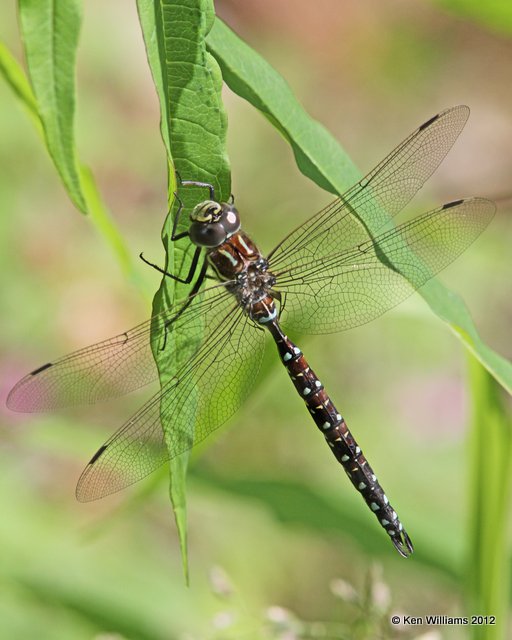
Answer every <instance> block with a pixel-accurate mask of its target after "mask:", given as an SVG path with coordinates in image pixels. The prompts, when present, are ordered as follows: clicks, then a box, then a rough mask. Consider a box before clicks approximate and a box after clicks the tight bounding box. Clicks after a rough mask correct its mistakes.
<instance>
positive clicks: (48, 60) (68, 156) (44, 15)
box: [19, 0, 87, 213]
mask: <svg viewBox="0 0 512 640" xmlns="http://www.w3.org/2000/svg"><path fill="white" fill-rule="evenodd" d="M19 15H20V25H21V30H22V36H23V42H24V45H25V56H26V60H27V66H28V71H29V76H30V81H31V84H32V87H33V90H34V94H35V97H36V100H37V105H38V112H39V116H40V118H41V122H42V123H43V128H44V132H45V138H46V144H47V146H48V151H49V153H50V155H51V157H52V159H53V161H54V163H55V166H56V168H57V171H58V172H59V174H60V176H61V178H62V181H63V182H64V184H65V186H66V189H67V190H68V193H69V195H70V197H71V199H72V200H73V202H74V204H75V206H76V207H77V208H78V209H80V211H82V212H83V213H86V212H87V205H86V202H85V197H84V194H83V193H82V188H81V185H80V172H79V168H78V160H77V156H76V149H75V141H74V131H73V128H74V116H75V73H74V72H75V59H76V50H77V46H78V36H79V32H80V23H81V3H80V1H79V0H19Z"/></svg>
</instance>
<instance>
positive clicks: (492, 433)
mask: <svg viewBox="0 0 512 640" xmlns="http://www.w3.org/2000/svg"><path fill="white" fill-rule="evenodd" d="M468 365H469V382H470V388H471V398H472V416H471V434H470V460H469V466H470V485H469V488H468V496H469V503H470V526H469V540H470V549H469V555H468V558H467V575H468V577H469V580H468V582H467V595H468V604H467V611H468V613H470V614H482V615H486V614H488V615H493V616H496V624H495V625H482V626H473V627H472V636H471V637H472V638H475V639H478V640H498V639H500V638H505V637H507V635H506V629H507V615H508V602H509V590H510V559H509V544H508V536H507V531H508V525H509V517H508V516H509V505H510V490H511V480H512V424H511V420H510V417H509V415H507V411H506V409H505V406H504V401H503V400H504V398H503V397H502V396H503V392H502V390H501V389H500V387H499V386H498V384H497V383H496V381H495V380H494V379H493V378H492V377H491V376H490V375H489V373H488V372H487V371H486V370H485V369H484V368H483V367H482V366H481V365H480V363H479V362H477V361H476V360H475V359H474V358H473V357H471V356H470V357H468Z"/></svg>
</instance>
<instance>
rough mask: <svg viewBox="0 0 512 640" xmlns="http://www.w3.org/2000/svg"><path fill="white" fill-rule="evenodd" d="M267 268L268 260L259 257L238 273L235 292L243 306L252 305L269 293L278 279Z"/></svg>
mask: <svg viewBox="0 0 512 640" xmlns="http://www.w3.org/2000/svg"><path fill="white" fill-rule="evenodd" d="M267 269H268V262H267V261H266V260H265V258H259V259H258V260H256V261H254V262H253V263H251V264H250V265H249V266H248V267H247V269H245V270H244V271H243V272H242V273H239V274H238V275H237V277H236V280H235V285H234V287H233V289H234V291H233V292H234V294H235V296H236V297H237V299H238V300H239V302H240V304H241V305H242V306H243V307H248V306H249V307H250V306H251V305H253V304H256V303H257V302H260V301H261V300H263V299H264V298H266V297H267V296H268V295H269V293H270V291H271V289H272V287H273V286H274V284H275V282H276V279H275V276H274V275H273V274H272V273H270V272H269V271H267Z"/></svg>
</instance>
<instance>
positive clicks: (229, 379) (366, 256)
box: [7, 105, 495, 557]
mask: <svg viewBox="0 0 512 640" xmlns="http://www.w3.org/2000/svg"><path fill="white" fill-rule="evenodd" d="M468 116H469V108H468V107H466V106H464V105H459V106H456V107H453V108H450V109H446V110H445V111H442V112H441V113H438V114H437V115H435V116H434V117H432V118H430V119H429V120H428V121H426V122H425V123H424V124H422V125H421V126H420V127H419V128H417V129H416V130H415V131H414V132H413V133H412V134H410V135H409V136H408V137H407V138H406V139H405V140H404V141H403V142H402V143H401V144H400V145H398V146H397V147H396V148H395V149H394V150H393V151H392V152H391V153H390V154H389V155H388V156H387V157H386V158H385V159H384V160H382V162H380V163H379V164H378V165H377V166H376V167H375V168H374V169H373V170H372V171H370V173H368V174H367V175H366V176H365V177H364V178H362V179H361V180H360V181H359V182H357V184H355V185H354V186H353V187H351V188H350V189H349V190H348V191H346V192H345V193H343V195H342V196H341V197H338V198H337V199H335V200H334V201H333V202H331V203H330V204H329V205H328V206H326V207H325V208H324V209H322V210H321V211H320V212H319V213H317V214H316V215H314V216H313V217H312V218H310V219H309V220H307V221H306V222H304V223H303V224H301V225H300V226H298V227H297V228H296V229H295V230H294V231H292V232H291V233H290V234H289V235H287V236H286V237H285V238H284V239H283V240H282V241H281V242H280V243H279V244H278V245H277V246H276V247H275V248H274V249H273V250H272V251H271V252H270V253H269V254H268V255H267V256H264V255H263V253H262V252H261V251H260V250H259V248H258V247H257V245H256V244H255V243H254V242H253V240H252V239H251V238H250V237H249V236H248V235H247V234H246V233H245V232H244V231H243V230H242V228H241V223H240V215H239V212H238V210H237V209H236V207H235V206H234V202H233V201H232V200H231V199H230V202H219V201H217V200H216V198H215V189H214V187H213V186H212V185H211V184H208V183H205V182H195V181H180V182H181V186H183V187H189V186H194V187H196V188H198V187H199V188H202V189H205V190H208V197H207V199H206V200H204V201H201V202H199V203H198V204H197V205H196V206H195V207H194V208H193V209H192V211H191V212H190V214H189V222H188V226H187V229H186V230H185V231H181V232H180V233H178V228H179V227H178V221H179V220H180V217H182V216H183V213H184V207H183V203H182V202H181V200H180V199H179V197H178V194H176V197H177V198H178V202H179V209H178V212H177V215H176V217H175V221H174V225H173V230H172V235H171V239H172V240H173V241H177V240H179V239H181V238H186V239H187V241H188V242H191V243H192V245H193V246H194V247H195V249H194V254H193V259H192V261H191V266H190V271H189V273H188V274H187V276H186V277H184V278H180V277H179V276H177V275H174V274H171V273H168V272H167V271H165V270H164V269H161V268H160V267H158V266H157V265H152V266H155V267H156V268H157V269H159V271H162V273H164V274H165V275H166V276H169V277H171V278H173V279H174V280H180V281H182V282H187V283H192V282H194V284H193V285H192V286H191V288H190V291H189V294H188V295H187V296H186V297H185V298H183V299H181V300H179V301H176V302H174V303H172V304H170V305H169V306H168V307H167V308H166V309H165V310H163V311H162V312H160V313H158V314H156V315H155V316H153V317H152V318H150V319H149V320H147V321H146V322H143V323H142V324H140V325H138V326H137V327H135V328H133V329H131V330H129V331H126V332H124V333H121V334H119V335H117V336H115V337H113V338H110V339H107V340H104V341H102V342H99V343H97V344H95V345H92V346H89V347H86V348H83V349H80V350H78V351H75V352H74V353H71V354H70V355H67V356H65V357H62V358H60V359H58V360H54V361H52V362H49V363H47V364H45V365H43V366H42V367H39V368H38V369H36V370H35V371H32V372H31V373H29V374H28V375H27V376H25V377H24V378H23V379H22V380H20V381H19V382H18V383H17V384H16V385H15V386H14V388H13V389H12V390H11V392H10V394H9V396H8V400H7V405H8V407H9V408H10V409H13V410H15V411H24V412H34V411H53V410H56V409H58V408H61V407H65V406H72V405H78V404H87V403H93V402H97V401H100V400H105V399H107V398H110V397H113V396H118V395H121V394H124V393H127V392H129V391H132V390H134V389H136V388H139V387H141V386H143V385H146V384H148V383H149V382H151V381H154V380H159V379H160V378H159V375H158V370H157V367H156V364H155V358H154V350H155V349H156V350H158V353H159V357H160V358H162V357H164V358H165V363H166V366H167V368H168V370H169V375H168V379H166V380H165V381H162V380H161V383H160V389H159V391H158V392H157V393H156V394H155V395H154V396H153V397H152V398H151V399H150V400H149V401H148V402H147V403H146V404H144V406H143V407H142V408H141V409H139V410H138V411H137V412H136V413H135V415H133V416H132V417H131V418H130V419H129V420H128V421H127V422H126V423H125V424H124V425H123V426H122V427H121V428H120V429H119V430H118V431H117V432H115V433H114V434H113V435H112V436H111V437H110V438H109V439H108V440H107V441H106V442H105V443H104V444H103V445H102V446H101V447H100V448H99V449H98V451H96V453H95V454H94V455H93V456H92V458H91V460H90V461H89V463H88V464H87V466H86V468H85V469H84V471H83V473H82V475H81V476H80V479H79V481H78V485H77V489H76V496H77V498H78V500H79V501H83V502H86V501H91V500H96V499H98V498H102V497H104V496H106V495H109V494H111V493H114V492H116V491H119V490H120V489H123V488H124V487H127V486H128V485H131V484H132V483H134V482H137V481H138V480H141V479H142V478H144V477H145V476H147V475H148V474H149V473H151V472H152V471H154V470H156V469H157V468H158V467H160V466H161V465H162V464H164V463H165V462H166V461H168V460H169V459H171V458H173V457H175V456H178V455H180V454H182V453H184V452H186V451H188V450H189V449H190V448H191V447H192V446H194V445H195V444H197V443H198V442H200V441H202V440H203V439H204V438H206V437H207V436H208V435H210V434H211V433H212V432H213V431H214V430H215V429H217V428H218V427H219V426H220V425H222V424H223V423H225V422H226V420H228V418H230V417H231V416H232V415H233V414H234V413H235V412H236V411H237V409H238V408H239V406H240V405H241V404H242V402H243V401H244V400H245V398H246V397H247V395H248V394H249V392H250V390H251V388H252V386H253V384H254V380H255V378H256V376H257V373H258V370H259V368H260V364H261V361H262V356H263V352H264V345H265V335H266V334H267V333H268V334H270V336H271V338H272V339H273V341H274V343H275V345H276V348H277V352H278V354H279V358H280V361H281V363H282V365H283V366H284V368H285V370H286V371H287V373H288V375H289V377H290V378H291V381H292V383H293V385H294V386H295V388H296V390H297V392H298V394H299V396H300V397H301V398H302V400H303V401H304V402H305V405H306V407H307V409H308V411H309V413H310V414H311V416H312V418H313V421H314V423H315V424H316V426H317V427H318V429H319V430H320V432H321V434H322V435H323V437H324V439H325V441H326V443H327V446H328V448H329V449H330V451H331V452H332V454H333V455H334V457H335V458H336V460H337V461H338V462H339V463H340V464H341V466H342V467H343V469H344V471H345V472H346V474H347V476H348V478H349V480H350V481H351V483H352V484H353V485H354V487H355V489H356V490H357V491H358V492H359V493H360V494H361V496H362V498H363V499H364V501H365V502H366V504H367V505H368V507H369V508H370V510H371V511H372V512H373V513H374V515H375V516H376V517H377V519H378V521H379V523H380V525H381V526H382V527H383V529H384V530H385V531H386V533H387V535H388V536H389V537H390V539H391V542H392V543H393V545H394V546H395V548H396V549H397V551H398V552H399V553H400V555H402V556H403V557H408V556H410V555H411V554H412V552H413V544H412V542H411V539H410V537H409V535H408V534H407V533H406V531H405V529H404V527H403V525H402V522H401V520H400V519H399V518H398V516H397V513H396V511H395V510H394V509H393V507H392V506H391V504H390V502H389V499H388V497H387V496H386V494H385V492H384V490H383V488H382V486H381V484H380V483H379V481H378V479H377V476H376V475H375V473H374V471H373V469H372V467H371V466H370V464H369V463H368V461H367V459H366V457H365V456H364V454H363V452H362V450H361V448H360V446H359V445H358V443H357V442H356V440H355V439H354V437H353V436H352V434H351V432H350V431H349V429H348V427H347V424H346V422H345V420H344V418H343V417H342V414H341V413H340V412H339V411H338V409H337V408H336V406H335V405H334V403H333V401H332V400H331V398H330V396H329V395H328V393H327V391H326V389H325V388H324V385H323V384H322V382H321V380H320V379H319V377H318V376H317V375H316V374H315V372H314V371H313V369H312V368H311V367H310V366H309V363H308V361H307V360H306V357H305V356H304V354H303V352H302V351H301V349H300V348H299V347H298V346H297V345H296V344H294V342H292V340H290V338H289V337H288V335H287V333H286V332H287V331H295V332H300V333H301V334H302V333H311V334H324V333H332V332H337V331H343V330H346V329H350V328H352V327H356V326H358V325H362V324H365V323H367V322H370V321H371V320H374V319H375V318H377V317H378V316H380V315H381V314H383V313H384V312H385V311H387V310H389V309H391V308H392V307H394V306H395V305H397V304H399V303H400V302H402V301H403V300H405V299H406V298H407V297H408V296H410V295H411V294H412V293H413V292H415V291H416V290H417V289H419V288H420V287H421V286H422V285H424V284H425V283H426V282H427V281H428V280H430V279H431V278H432V277H434V276H435V275H436V274H437V273H438V272H439V271H440V270H441V269H443V268H444V267H446V266H447V265H448V264H450V263H451V262H452V261H453V260H454V259H455V258H457V257H458V256H459V255H460V254H461V253H462V252H463V251H464V250H465V249H466V248H467V247H468V246H469V245H470V244H471V243H472V242H473V241H474V240H475V239H476V238H477V237H478V236H479V235H480V233H481V232H482V231H483V230H484V229H485V228H486V226H487V225H488V224H489V222H490V221H491V219H492V217H493V215H494V213H495V204H494V203H493V202H492V201H490V200H487V199H485V198H478V197H474V198H467V199H461V200H455V201H452V202H449V203H447V204H444V205H443V206H441V207H439V208H437V209H434V210H432V211H429V212H428V213H424V214H423V215H420V216H418V217H415V218H413V219H412V220H411V221H406V222H404V223H402V224H400V225H394V223H393V222H392V218H393V216H395V215H396V214H398V213H399V212H400V211H401V210H402V209H403V207H404V206H405V205H406V204H407V203H408V202H409V201H410V200H411V199H412V197H413V196H414V195H415V194H416V193H417V191H418V190H419V189H420V188H421V187H422V185H423V184H424V183H425V181H426V180H427V179H428V178H429V177H430V176H431V174H432V173H433V172H434V171H435V170H436V168H437V167H438V166H439V164H440V163H441V161H442V160H443V158H444V157H445V156H446V154H447V153H448V151H449V150H450V149H451V147H452V146H453V144H454V142H455V140H456V139H457V137H458V136H459V134H460V132H461V131H462V129H463V127H464V125H465V123H466V121H467V119H468ZM205 195H206V192H205ZM370 230H371V234H370ZM146 262H147V261H146ZM150 264H152V263H150ZM194 279H195V280H194ZM212 279H213V281H214V283H213V284H211V285H210V286H206V282H205V281H206V280H210V281H211V280H212Z"/></svg>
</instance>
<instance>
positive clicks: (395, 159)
mask: <svg viewBox="0 0 512 640" xmlns="http://www.w3.org/2000/svg"><path fill="white" fill-rule="evenodd" d="M468 117H469V108H468V107H466V106H465V105H460V106H457V107H453V108H451V109H446V110H445V111H442V112H441V113H439V114H437V115H436V116H434V117H433V118H431V119H430V120H428V121H427V122H425V123H424V124H422V125H421V126H420V127H419V128H418V129H416V131H414V132H413V133H412V134H411V135H410V136H409V137H408V138H406V139H405V140H404V141H403V142H402V143H401V144H400V145H398V147H396V149H394V150H393V151H392V152H391V153H390V154H389V155H388V156H387V157H386V158H385V159H384V160H383V161H382V162H381V163H380V164H378V165H377V166H376V167H375V169H373V171H371V172H370V173H369V174H368V175H367V176H365V177H364V178H363V179H362V180H360V181H359V182H358V183H357V184H355V185H354V186H353V187H351V188H350V189H349V190H348V191H347V192H346V193H344V194H343V196H342V197H341V198H338V199H336V200H334V202H332V203H331V204H329V205H328V206H327V207H326V208H325V209H323V210H322V211H320V212H319V213H317V214H316V215H315V216H313V218H310V219H309V220H308V221H307V222H305V223H304V224H302V225H301V226H300V227H298V228H297V229H295V231H292V233H291V234H290V235H289V236H287V237H286V238H285V239H284V240H283V241H282V242H281V243H280V244H279V245H277V247H276V248H275V249H274V250H273V251H272V252H271V253H270V255H269V259H270V263H271V265H272V268H273V269H279V268H281V266H282V264H283V263H286V264H288V265H289V264H290V261H291V260H293V259H294V257H295V258H296V259H297V260H303V259H304V258H306V259H310V260H312V259H314V258H315V257H318V256H326V255H329V254H331V253H339V252H340V251H343V250H344V249H347V248H349V247H352V246H354V245H357V244H359V243H360V242H363V241H364V240H367V239H368V231H367V228H366V226H365V224H366V225H368V228H369V229H371V230H372V231H373V233H376V232H377V231H378V230H379V229H382V228H383V227H384V226H385V225H386V224H387V223H388V222H389V220H390V217H392V216H395V215H396V214H397V213H399V212H400V211H401V210H402V209H403V208H404V207H405V205H406V204H407V203H408V202H409V201H410V200H411V199H412V198H413V196H414V195H415V194H416V193H417V192H418V191H419V189H420V188H421V187H422V186H423V184H424V183H425V182H426V181H427V180H428V178H429V177H430V176H431V175H432V173H433V172H434V171H435V170H436V169H437V167H438V166H439V164H440V163H441V162H442V160H443V158H444V157H445V156H446V154H447V153H448V151H449V150H450V149H451V148H452V146H453V144H454V143H455V141H456V139H457V137H458V136H459V134H460V132H461V131H462V129H463V128H464V125H465V124H466V121H467V119H468ZM354 213H355V214H356V216H357V217H356V216H355V215H354ZM358 218H359V219H358ZM362 221H364V223H363V222H362Z"/></svg>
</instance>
